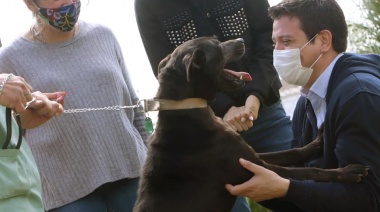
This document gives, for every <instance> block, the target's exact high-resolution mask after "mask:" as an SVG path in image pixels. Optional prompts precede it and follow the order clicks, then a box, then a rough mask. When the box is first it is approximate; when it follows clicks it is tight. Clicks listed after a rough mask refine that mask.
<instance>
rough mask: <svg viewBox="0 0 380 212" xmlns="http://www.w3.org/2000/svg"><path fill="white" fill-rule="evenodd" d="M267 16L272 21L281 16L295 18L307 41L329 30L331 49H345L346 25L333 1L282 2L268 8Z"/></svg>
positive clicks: (343, 50) (300, 0)
mask: <svg viewBox="0 0 380 212" xmlns="http://www.w3.org/2000/svg"><path fill="white" fill-rule="evenodd" d="M269 16H270V17H271V18H272V19H273V20H277V19H280V18H281V17H283V16H288V17H290V18H292V17H297V18H298V19H299V20H300V23H301V26H300V28H301V29H302V30H303V31H304V32H305V34H306V36H307V37H308V39H309V40H310V39H311V38H312V37H313V36H314V35H316V34H318V33H319V32H320V31H322V30H329V31H330V32H331V34H332V46H333V49H334V50H335V51H336V52H345V51H346V49H347V37H348V29H347V23H346V19H345V17H344V13H343V11H342V9H341V8H340V6H339V5H338V3H337V2H336V1H335V0H283V1H282V2H281V3H279V4H277V5H275V6H272V7H270V8H269Z"/></svg>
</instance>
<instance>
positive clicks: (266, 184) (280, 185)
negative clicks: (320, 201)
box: [225, 159, 290, 202]
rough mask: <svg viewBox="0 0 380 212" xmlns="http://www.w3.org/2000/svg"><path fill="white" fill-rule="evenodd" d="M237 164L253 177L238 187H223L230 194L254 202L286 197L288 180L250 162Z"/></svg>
mask: <svg viewBox="0 0 380 212" xmlns="http://www.w3.org/2000/svg"><path fill="white" fill-rule="evenodd" d="M239 162H240V164H241V165H242V166H243V167H244V168H245V169H247V170H249V171H251V172H252V173H254V176H253V177H252V178H251V179H250V180H248V181H247V182H244V183H243V184H240V185H235V186H233V185H231V184H227V185H226V186H225V187H226V189H227V191H228V192H230V194H232V195H236V196H245V197H248V198H250V199H252V200H253V201H256V202H260V201H264V200H269V199H273V198H280V197H284V196H285V195H286V193H287V191H288V189H289V183H290V182H289V180H288V179H284V178H282V177H280V176H279V175H277V174H276V173H275V172H273V171H270V170H268V169H266V168H264V167H262V166H259V165H256V164H254V163H252V162H250V161H247V160H244V159H240V160H239Z"/></svg>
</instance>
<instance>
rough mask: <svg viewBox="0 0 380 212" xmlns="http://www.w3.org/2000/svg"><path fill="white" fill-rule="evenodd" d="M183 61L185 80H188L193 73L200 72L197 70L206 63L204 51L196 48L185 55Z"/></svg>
mask: <svg viewBox="0 0 380 212" xmlns="http://www.w3.org/2000/svg"><path fill="white" fill-rule="evenodd" d="M183 63H184V64H185V67H186V76H187V82H190V80H191V78H192V77H193V75H195V74H197V73H200V72H199V70H200V69H202V68H203V67H204V65H205V64H206V53H205V52H204V51H203V50H201V49H196V50H195V51H194V52H193V53H192V54H187V55H185V57H184V58H183Z"/></svg>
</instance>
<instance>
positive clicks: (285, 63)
mask: <svg viewBox="0 0 380 212" xmlns="http://www.w3.org/2000/svg"><path fill="white" fill-rule="evenodd" d="M316 36H317V35H315V36H314V37H313V38H312V39H310V40H309V42H307V43H306V44H305V45H304V46H302V48H301V49H286V50H274V51H273V65H274V67H275V68H276V70H277V72H278V74H279V75H280V77H281V79H283V80H284V81H285V82H287V83H289V84H293V85H299V86H304V85H306V83H307V82H308V81H309V79H310V76H311V74H312V73H313V69H312V67H313V66H314V65H315V63H316V62H317V61H318V60H319V58H321V56H322V54H320V55H319V57H318V58H317V60H315V62H314V63H313V64H312V65H311V66H310V68H307V67H302V63H301V53H300V52H301V50H302V49H303V48H304V47H305V46H307V45H308V44H309V43H310V42H311V41H312V40H313V39H314V38H315V37H316Z"/></svg>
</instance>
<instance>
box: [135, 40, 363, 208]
mask: <svg viewBox="0 0 380 212" xmlns="http://www.w3.org/2000/svg"><path fill="white" fill-rule="evenodd" d="M243 54H244V42H243V40H242V39H237V40H230V41H226V42H223V43H220V42H219V41H218V40H217V39H216V38H214V37H202V38H197V39H194V40H191V41H188V42H186V43H184V44H182V45H180V46H179V47H178V48H176V49H175V51H174V52H173V53H172V54H170V55H168V56H167V57H166V58H165V59H164V60H162V61H161V63H160V65H159V70H158V71H159V76H158V79H159V85H160V86H159V90H158V92H157V95H156V98H157V99H169V100H178V101H180V100H184V99H187V98H202V99H206V100H208V101H211V100H213V99H214V98H215V94H216V92H218V91H223V90H232V89H238V88H241V87H242V86H243V85H244V82H243V81H242V80H240V79H239V78H235V77H232V76H230V75H228V74H226V73H225V72H224V66H225V64H226V63H228V62H230V61H233V60H238V59H240V58H241V57H242V56H243ZM321 142H322V140H321V139H317V140H315V141H314V142H312V143H311V144H310V145H308V146H306V147H304V148H302V149H293V150H288V151H282V152H276V153H267V154H257V153H255V151H254V150H253V149H252V148H251V147H250V146H249V145H247V144H246V142H245V141H244V140H243V139H242V138H241V137H240V136H239V134H238V133H236V132H234V131H232V130H231V129H230V128H229V127H227V126H226V125H225V124H224V123H223V122H222V121H221V119H220V118H217V117H216V116H215V115H214V113H213V112H212V110H211V109H210V108H208V107H207V108H196V109H183V110H165V111H159V115H158V122H157V125H156V130H155V132H154V134H153V135H152V137H151V138H150V141H149V148H148V157H147V160H146V162H145V164H144V167H143V170H142V174H141V179H140V184H139V190H138V199H137V202H136V205H135V208H134V212H151V211H155V212H171V211H173V212H179V211H180V212H187V211H188V212H214V211H215V212H224V211H226V212H229V211H231V208H232V206H233V204H234V202H235V196H232V195H230V194H229V193H228V192H227V190H226V189H225V187H224V186H225V184H227V183H229V184H233V185H235V184H240V183H243V182H245V181H247V180H248V179H250V178H251V177H252V175H253V174H252V173H251V172H249V171H247V170H245V169H244V168H243V167H242V166H241V165H240V164H239V162H238V159H239V158H244V159H246V160H249V161H252V162H254V163H256V164H258V165H260V166H263V167H266V168H268V169H270V170H273V171H275V172H276V173H278V174H279V175H280V176H283V177H286V178H293V179H300V180H303V179H313V180H316V181H341V182H347V183H351V182H359V181H360V180H361V178H362V177H364V176H366V175H367V169H366V167H364V166H362V165H349V166H347V167H345V168H341V169H333V170H322V169H318V168H287V167H281V166H277V165H272V164H278V165H291V164H299V163H300V162H302V161H304V160H306V159H311V158H313V157H316V156H318V155H320V154H322V151H323V150H322V144H321Z"/></svg>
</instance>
